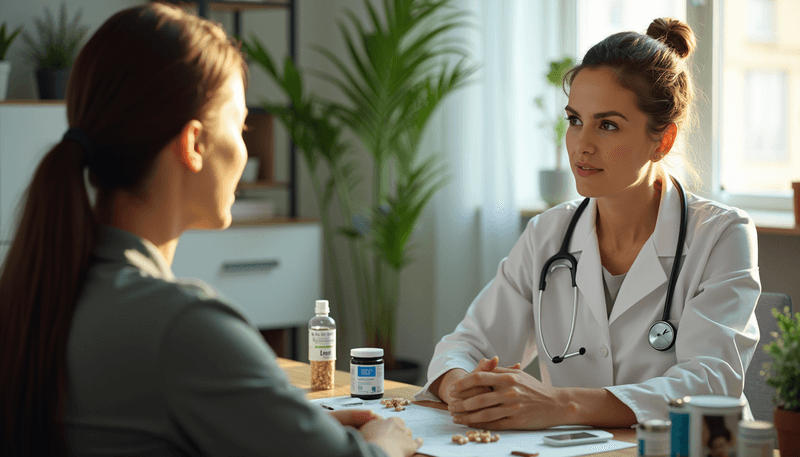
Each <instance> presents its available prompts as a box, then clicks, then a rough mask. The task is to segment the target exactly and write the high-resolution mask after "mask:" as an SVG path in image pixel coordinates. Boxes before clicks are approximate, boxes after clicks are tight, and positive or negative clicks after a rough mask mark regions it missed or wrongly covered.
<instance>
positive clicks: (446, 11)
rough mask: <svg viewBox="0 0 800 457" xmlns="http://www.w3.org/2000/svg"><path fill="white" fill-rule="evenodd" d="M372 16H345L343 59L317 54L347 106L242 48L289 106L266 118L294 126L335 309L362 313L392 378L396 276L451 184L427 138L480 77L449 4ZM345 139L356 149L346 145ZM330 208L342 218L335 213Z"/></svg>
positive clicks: (390, 7)
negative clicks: (428, 213) (348, 276)
mask: <svg viewBox="0 0 800 457" xmlns="http://www.w3.org/2000/svg"><path fill="white" fill-rule="evenodd" d="M364 7H365V9H366V10H367V11H368V13H369V20H367V21H366V22H362V21H361V20H359V19H358V17H357V16H356V14H354V13H353V12H352V11H347V13H346V14H347V17H348V19H349V23H350V26H351V27H350V28H348V27H347V26H346V25H345V24H340V30H341V33H342V36H343V38H344V40H345V43H346V45H347V49H348V53H347V55H346V58H340V57H339V56H337V55H335V54H334V53H333V52H331V51H330V50H328V49H326V48H324V47H318V48H316V49H317V51H319V52H320V53H321V54H322V55H323V56H324V57H326V58H327V59H328V60H329V61H330V62H331V63H332V64H333V65H334V67H335V68H336V70H337V72H336V74H324V73H320V75H321V76H322V77H323V78H325V79H326V80H327V81H329V82H331V83H332V84H333V85H334V86H335V87H336V88H338V89H339V91H340V92H341V94H342V95H343V96H344V97H343V98H344V100H345V102H342V103H340V102H334V101H330V100H324V99H322V98H321V97H318V96H316V95H314V94H311V93H307V91H306V90H305V88H304V87H303V78H302V76H301V74H300V71H299V70H298V69H297V68H296V67H295V66H294V64H293V63H292V61H291V60H289V59H287V60H286V62H285V64H284V68H283V71H282V72H281V71H279V69H278V68H277V67H276V66H275V65H274V64H273V61H272V59H271V58H270V56H269V54H268V53H267V51H266V50H265V49H264V47H263V46H262V45H261V44H260V43H259V42H258V41H257V39H255V38H252V39H251V40H250V42H244V43H243V49H244V51H245V53H247V54H248V55H249V56H250V58H251V59H252V60H253V61H255V62H256V63H257V64H259V65H260V66H261V67H263V68H264V69H265V70H266V72H267V73H268V74H269V75H270V76H271V77H272V78H273V80H274V81H275V82H276V83H277V85H278V87H280V88H281V89H282V90H283V92H284V93H285V95H286V96H287V98H288V101H289V107H288V108H287V106H286V105H283V104H276V103H265V104H264V108H265V109H266V110H267V111H270V112H272V113H274V114H276V117H277V118H278V119H279V120H280V121H281V122H282V123H283V124H284V125H286V127H287V130H288V131H289V133H290V135H291V136H292V139H293V140H294V142H295V144H296V145H297V146H298V148H299V150H300V151H301V156H302V158H303V160H304V161H305V163H306V165H307V166H308V169H309V171H310V172H311V180H312V185H313V186H314V189H315V195H316V197H317V201H318V203H319V207H320V215H321V220H322V224H323V232H324V235H325V238H326V241H325V252H326V257H327V259H328V262H330V270H331V271H332V273H333V274H334V280H333V282H334V287H335V293H336V300H337V302H338V303H339V304H347V303H357V304H358V310H357V312H358V314H359V315H360V318H361V330H363V332H364V335H365V337H366V344H367V345H368V346H372V347H380V348H383V349H384V359H385V360H386V365H387V373H388V371H389V370H391V369H392V368H395V367H397V366H398V365H400V364H399V363H398V362H397V360H396V357H395V351H394V342H395V330H396V326H397V324H396V316H397V307H398V304H399V302H400V273H401V271H402V270H403V269H404V268H406V267H407V266H408V265H410V264H411V263H412V261H413V257H412V256H411V243H410V240H411V235H412V233H413V231H414V227H415V226H416V224H417V222H418V220H419V217H420V215H421V214H422V211H423V209H424V208H425V206H426V204H427V203H428V202H429V201H430V199H431V197H432V196H433V195H434V193H435V192H436V191H437V190H438V189H439V188H441V186H442V185H443V184H444V182H445V178H446V170H445V167H444V166H443V165H442V164H440V163H439V162H438V161H437V158H436V157H428V158H425V157H421V154H420V147H419V146H420V139H421V136H422V133H423V131H424V130H425V127H426V126H427V125H428V122H429V121H430V119H431V115H432V113H433V111H434V110H435V108H436V107H437V106H438V105H439V103H440V102H441V101H442V100H443V99H444V97H445V96H447V95H448V94H450V93H452V92H454V91H455V90H457V89H458V88H460V87H462V86H463V85H464V84H465V83H466V82H467V81H468V79H469V77H470V75H472V74H473V73H474V72H475V70H476V67H474V66H471V65H470V64H469V63H468V61H469V56H468V55H467V53H466V51H464V50H463V48H461V47H459V46H457V44H458V43H457V41H456V39H455V38H453V37H452V35H451V34H450V32H451V31H453V30H454V29H457V28H460V27H466V26H468V25H469V23H468V22H467V21H466V20H465V13H464V12H463V11H461V10H458V9H457V8H454V7H453V5H452V4H451V2H450V0H384V1H383V11H382V14H380V13H381V12H379V11H377V10H376V8H375V7H374V6H373V3H372V2H370V1H369V0H364ZM344 132H348V133H350V134H352V135H353V136H354V137H355V138H356V140H357V142H358V146H359V147H353V146H352V145H350V144H348V143H347V142H346V141H344V140H343V139H342V138H343V133H344ZM364 163H368V164H369V166H368V167H367V171H363V170H364V166H363V164H364ZM365 181H369V182H371V189H370V191H369V192H368V193H367V197H366V198H364V192H363V189H362V188H361V187H360V184H361V183H363V182H365ZM334 203H336V204H338V209H339V211H338V217H335V216H334V215H333V212H331V211H330V208H329V207H330V206H331V205H332V204H334ZM365 208H366V209H365ZM334 234H340V235H342V236H344V237H345V239H346V243H344V246H346V248H345V255H341V253H339V252H337V249H336V248H337V245H336V244H335V243H333V235H334ZM339 246H341V244H340V245H339ZM345 258H346V259H348V260H349V262H350V264H351V267H352V271H353V272H354V274H353V278H352V280H353V281H354V284H355V287H353V288H352V289H351V290H355V296H354V297H345V296H344V292H345V291H343V290H342V288H341V287H340V284H341V277H340V276H339V275H340V274H341V273H340V271H341V264H340V263H339V260H340V259H342V260H343V259H345ZM343 317H344V314H339V316H338V318H337V321H338V322H339V324H340V325H339V334H340V335H341V334H346V331H344V330H343V329H342V326H341V325H342V324H343V322H342V320H343V319H342V318H343ZM345 325H346V323H345ZM342 346H344V347H346V346H345V345H342ZM339 359H342V357H339ZM387 378H389V379H391V375H389V374H387ZM412 382H413V379H412Z"/></svg>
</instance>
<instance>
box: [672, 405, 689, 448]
mask: <svg viewBox="0 0 800 457" xmlns="http://www.w3.org/2000/svg"><path fill="white" fill-rule="evenodd" d="M669 420H670V422H672V429H671V431H670V443H669V444H670V451H671V452H670V457H688V456H689V415H688V414H683V413H674V412H670V413H669Z"/></svg>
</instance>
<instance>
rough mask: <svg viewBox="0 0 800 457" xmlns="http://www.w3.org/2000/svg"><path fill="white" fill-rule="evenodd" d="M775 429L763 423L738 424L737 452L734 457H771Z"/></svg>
mask: <svg viewBox="0 0 800 457" xmlns="http://www.w3.org/2000/svg"><path fill="white" fill-rule="evenodd" d="M774 447H775V427H773V426H772V424H771V423H769V422H765V421H740V422H739V452H738V453H737V454H736V457H772V454H773V452H772V449H773V448H774Z"/></svg>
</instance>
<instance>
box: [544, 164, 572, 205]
mask: <svg viewBox="0 0 800 457" xmlns="http://www.w3.org/2000/svg"><path fill="white" fill-rule="evenodd" d="M539 193H540V194H541V196H542V200H544V201H545V203H547V205H548V206H551V207H552V206H556V205H558V204H559V203H564V202H565V201H567V200H572V199H573V198H576V197H577V192H576V191H575V178H574V177H573V176H572V171H571V170H569V169H561V170H559V169H554V170H539Z"/></svg>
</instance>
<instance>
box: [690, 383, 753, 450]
mask: <svg viewBox="0 0 800 457" xmlns="http://www.w3.org/2000/svg"><path fill="white" fill-rule="evenodd" d="M683 403H684V405H685V406H686V407H687V408H689V414H690V419H689V457H706V456H708V455H716V454H715V452H717V453H721V452H722V451H724V452H727V454H729V455H730V454H734V453H735V452H736V446H737V442H736V441H737V440H736V436H737V434H738V432H739V421H741V420H742V408H743V407H744V405H745V401H744V400H743V399H741V398H737V397H726V396H723V395H697V396H692V397H684V398H683ZM722 455H724V454H722Z"/></svg>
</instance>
